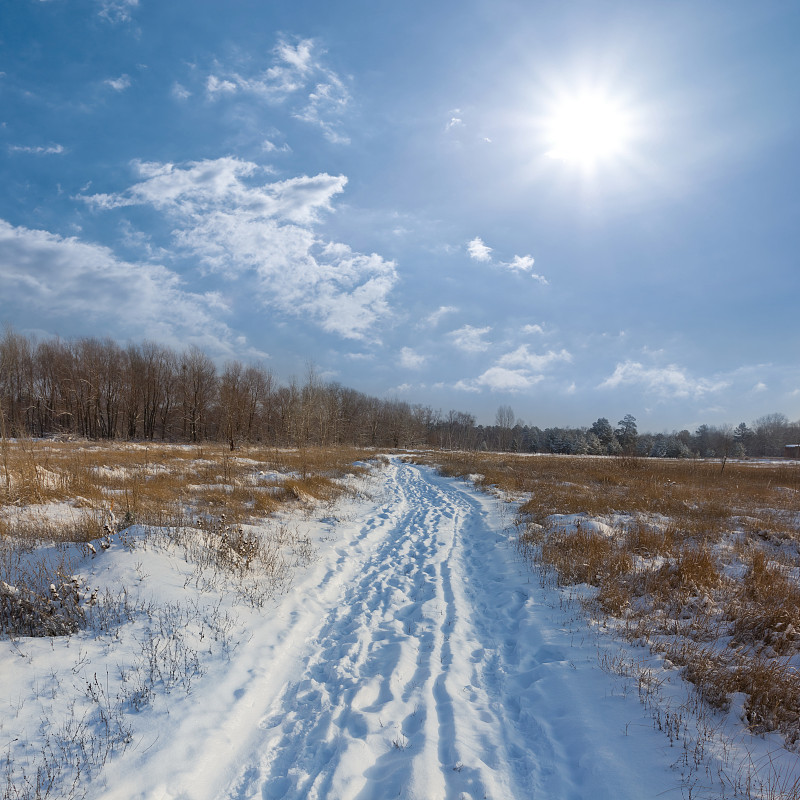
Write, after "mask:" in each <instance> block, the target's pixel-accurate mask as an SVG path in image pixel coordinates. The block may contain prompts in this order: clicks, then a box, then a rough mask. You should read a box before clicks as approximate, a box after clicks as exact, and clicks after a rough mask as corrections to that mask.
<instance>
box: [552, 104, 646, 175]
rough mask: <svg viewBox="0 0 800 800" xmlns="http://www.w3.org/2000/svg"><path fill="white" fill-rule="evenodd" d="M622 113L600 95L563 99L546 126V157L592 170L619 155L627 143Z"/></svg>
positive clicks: (623, 112) (624, 118) (627, 130)
mask: <svg viewBox="0 0 800 800" xmlns="http://www.w3.org/2000/svg"><path fill="white" fill-rule="evenodd" d="M630 133H631V131H630V123H629V120H628V115H627V114H626V112H625V110H624V109H623V108H622V107H621V106H620V104H618V103H617V102H615V101H614V100H612V99H610V98H608V97H606V96H605V95H603V94H601V93H599V92H592V93H584V94H578V95H574V96H572V97H567V98H563V99H562V100H560V101H559V102H558V103H556V104H555V106H554V109H553V111H552V113H551V114H550V116H549V118H548V121H547V123H546V137H547V145H548V148H549V149H548V150H547V155H548V156H550V158H553V159H557V160H559V161H565V162H571V163H574V164H578V165H580V166H583V167H592V166H594V165H596V164H598V163H599V162H602V161H607V160H611V159H613V158H615V157H617V156H619V155H621V154H622V153H623V152H624V151H625V148H626V146H627V144H628V141H629V139H630Z"/></svg>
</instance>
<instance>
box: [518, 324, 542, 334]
mask: <svg viewBox="0 0 800 800" xmlns="http://www.w3.org/2000/svg"><path fill="white" fill-rule="evenodd" d="M522 332H523V333H544V327H543V326H542V325H525V326H523V328H522Z"/></svg>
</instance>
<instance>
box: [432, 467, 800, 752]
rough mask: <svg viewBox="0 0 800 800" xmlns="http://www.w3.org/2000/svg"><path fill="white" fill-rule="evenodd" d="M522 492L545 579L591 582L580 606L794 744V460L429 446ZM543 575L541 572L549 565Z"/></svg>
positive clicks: (797, 540) (711, 700)
mask: <svg viewBox="0 0 800 800" xmlns="http://www.w3.org/2000/svg"><path fill="white" fill-rule="evenodd" d="M430 460H435V462H436V463H437V464H438V463H441V464H442V467H441V468H442V470H443V471H444V472H445V474H448V475H452V476H462V477H471V478H472V479H473V480H475V482H476V483H477V484H478V485H479V486H481V487H483V488H486V489H492V488H493V487H496V489H498V490H501V491H502V492H504V493H510V494H511V495H512V496H513V497H515V498H516V499H517V500H519V501H520V517H519V525H520V528H521V531H522V532H521V535H520V537H519V547H520V551H521V552H522V553H523V554H525V555H526V556H527V557H529V558H530V559H532V560H533V561H535V562H536V563H537V564H538V565H539V566H540V567H541V568H542V569H543V576H544V577H543V580H549V579H551V578H552V579H554V580H555V581H556V583H557V584H558V585H561V586H564V585H572V584H588V585H590V586H593V587H596V591H595V592H594V594H593V598H594V599H593V600H591V601H589V602H588V603H586V604H585V607H587V608H588V610H589V611H590V613H592V614H595V615H598V616H599V617H602V618H603V620H604V621H605V622H606V623H610V624H612V625H616V626H617V627H618V628H619V630H621V631H622V632H623V633H625V634H626V635H627V636H629V637H630V638H631V639H632V640H635V641H637V642H646V643H648V644H649V645H650V647H651V648H652V649H653V650H654V651H657V652H660V653H663V654H664V655H665V657H666V658H668V660H669V662H671V663H672V664H673V665H674V666H675V667H677V668H680V669H681V671H682V674H683V676H684V677H685V678H686V679H687V680H689V681H690V682H691V683H692V684H693V685H694V687H695V688H696V691H697V694H698V696H699V697H700V698H701V699H702V700H703V701H705V702H706V703H707V704H709V705H711V706H712V707H715V708H721V709H727V708H729V707H730V705H731V701H732V697H734V696H736V695H737V694H741V695H743V696H744V701H743V708H744V717H745V722H746V723H747V725H748V726H749V727H750V729H751V730H752V731H753V732H754V733H764V732H769V731H777V732H780V733H781V734H782V735H783V737H784V740H785V742H786V744H787V746H788V747H789V748H791V749H795V750H800V680H798V677H799V676H798V674H797V665H798V664H800V467H798V466H797V465H793V464H789V463H787V464H774V463H772V464H759V463H730V462H729V463H727V464H726V466H725V469H724V470H723V469H722V467H721V464H720V463H719V462H705V461H670V460H660V459H659V460H656V459H637V458H591V457H588V458H587V457H583V458H581V457H568V456H513V455H507V454H491V453H485V454H483V453H481V454H479V453H437V454H436V456H435V459H430ZM548 576H551V578H548Z"/></svg>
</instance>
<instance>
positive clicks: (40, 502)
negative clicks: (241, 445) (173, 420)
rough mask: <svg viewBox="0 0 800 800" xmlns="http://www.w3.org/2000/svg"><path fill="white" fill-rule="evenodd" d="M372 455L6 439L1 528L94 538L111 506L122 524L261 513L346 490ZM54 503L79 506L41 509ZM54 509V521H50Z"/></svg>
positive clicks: (13, 533) (27, 534)
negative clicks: (350, 477)
mask: <svg viewBox="0 0 800 800" xmlns="http://www.w3.org/2000/svg"><path fill="white" fill-rule="evenodd" d="M371 455H372V454H371V453H369V452H364V451H360V450H355V449H349V448H338V449H330V448H328V449H322V448H317V449H305V450H293V451H286V450H274V449H269V448H256V447H251V448H246V449H242V450H240V451H237V452H235V453H231V452H230V450H229V449H228V448H227V447H225V446H221V445H208V444H204V445H198V446H187V445H159V444H147V445H136V444H117V445H115V444H107V443H88V442H54V441H19V442H17V441H15V442H7V443H6V446H5V449H4V459H3V465H2V467H0V535H2V536H10V537H12V538H17V539H27V538H31V539H34V540H37V541H41V540H46V539H51V540H55V541H88V540H91V539H94V538H97V536H98V531H99V529H100V526H99V523H98V519H99V515H100V514H101V512H102V511H103V510H105V509H110V508H113V510H114V512H115V513H116V515H117V517H118V518H119V519H120V520H122V521H123V522H124V523H126V524H128V523H133V522H137V523H141V524H145V525H169V524H173V523H174V522H175V521H176V520H177V521H180V520H183V519H184V518H186V517H187V516H189V517H190V516H193V515H196V514H197V513H209V514H215V515H219V514H221V513H225V514H226V516H227V517H228V519H229V520H231V521H249V520H257V519H263V518H264V517H266V516H269V515H270V514H272V513H274V512H275V511H276V510H278V509H279V508H280V507H281V506H282V505H284V504H287V503H295V502H297V501H298V500H299V501H304V502H309V501H324V502H331V501H333V500H335V498H336V497H337V496H338V495H340V494H341V492H342V491H346V490H347V487H346V482H343V481H341V480H340V479H341V478H343V477H345V476H346V475H357V474H361V473H363V472H364V467H362V466H358V465H356V464H355V463H354V462H357V461H360V460H361V461H363V460H367V459H369V458H370V457H371ZM55 503H60V504H66V505H67V506H68V507H69V508H70V509H73V511H71V512H69V513H67V514H66V515H65V514H60V515H53V514H52V513H50V514H45V515H43V514H41V513H37V509H42V508H43V507H44V506H47V505H49V504H55ZM81 510H84V511H86V512H87V513H80V512H81ZM54 517H55V518H56V519H57V521H56V522H53V521H51V522H44V519H45V518H47V519H50V520H52V519H53V518H54Z"/></svg>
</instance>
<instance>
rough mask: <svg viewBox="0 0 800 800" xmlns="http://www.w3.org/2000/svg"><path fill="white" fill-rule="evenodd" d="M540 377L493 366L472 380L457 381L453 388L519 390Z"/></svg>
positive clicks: (464, 389) (533, 383)
mask: <svg viewBox="0 0 800 800" xmlns="http://www.w3.org/2000/svg"><path fill="white" fill-rule="evenodd" d="M542 379H543V376H541V375H531V374H530V373H528V372H526V371H525V370H521V369H506V368H505V367H499V366H495V367H490V368H489V369H487V370H486V371H485V372H484V373H483V374H482V375H479V376H478V377H477V378H475V379H474V380H472V381H463V380H462V381H459V382H458V383H457V384H456V385H455V388H456V389H461V390H462V391H470V392H476V391H480V390H481V389H482V388H485V389H489V390H490V391H493V392H520V391H523V390H525V389H530V388H531V387H532V386H535V385H536V384H537V383H538V382H539V381H541V380H542Z"/></svg>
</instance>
